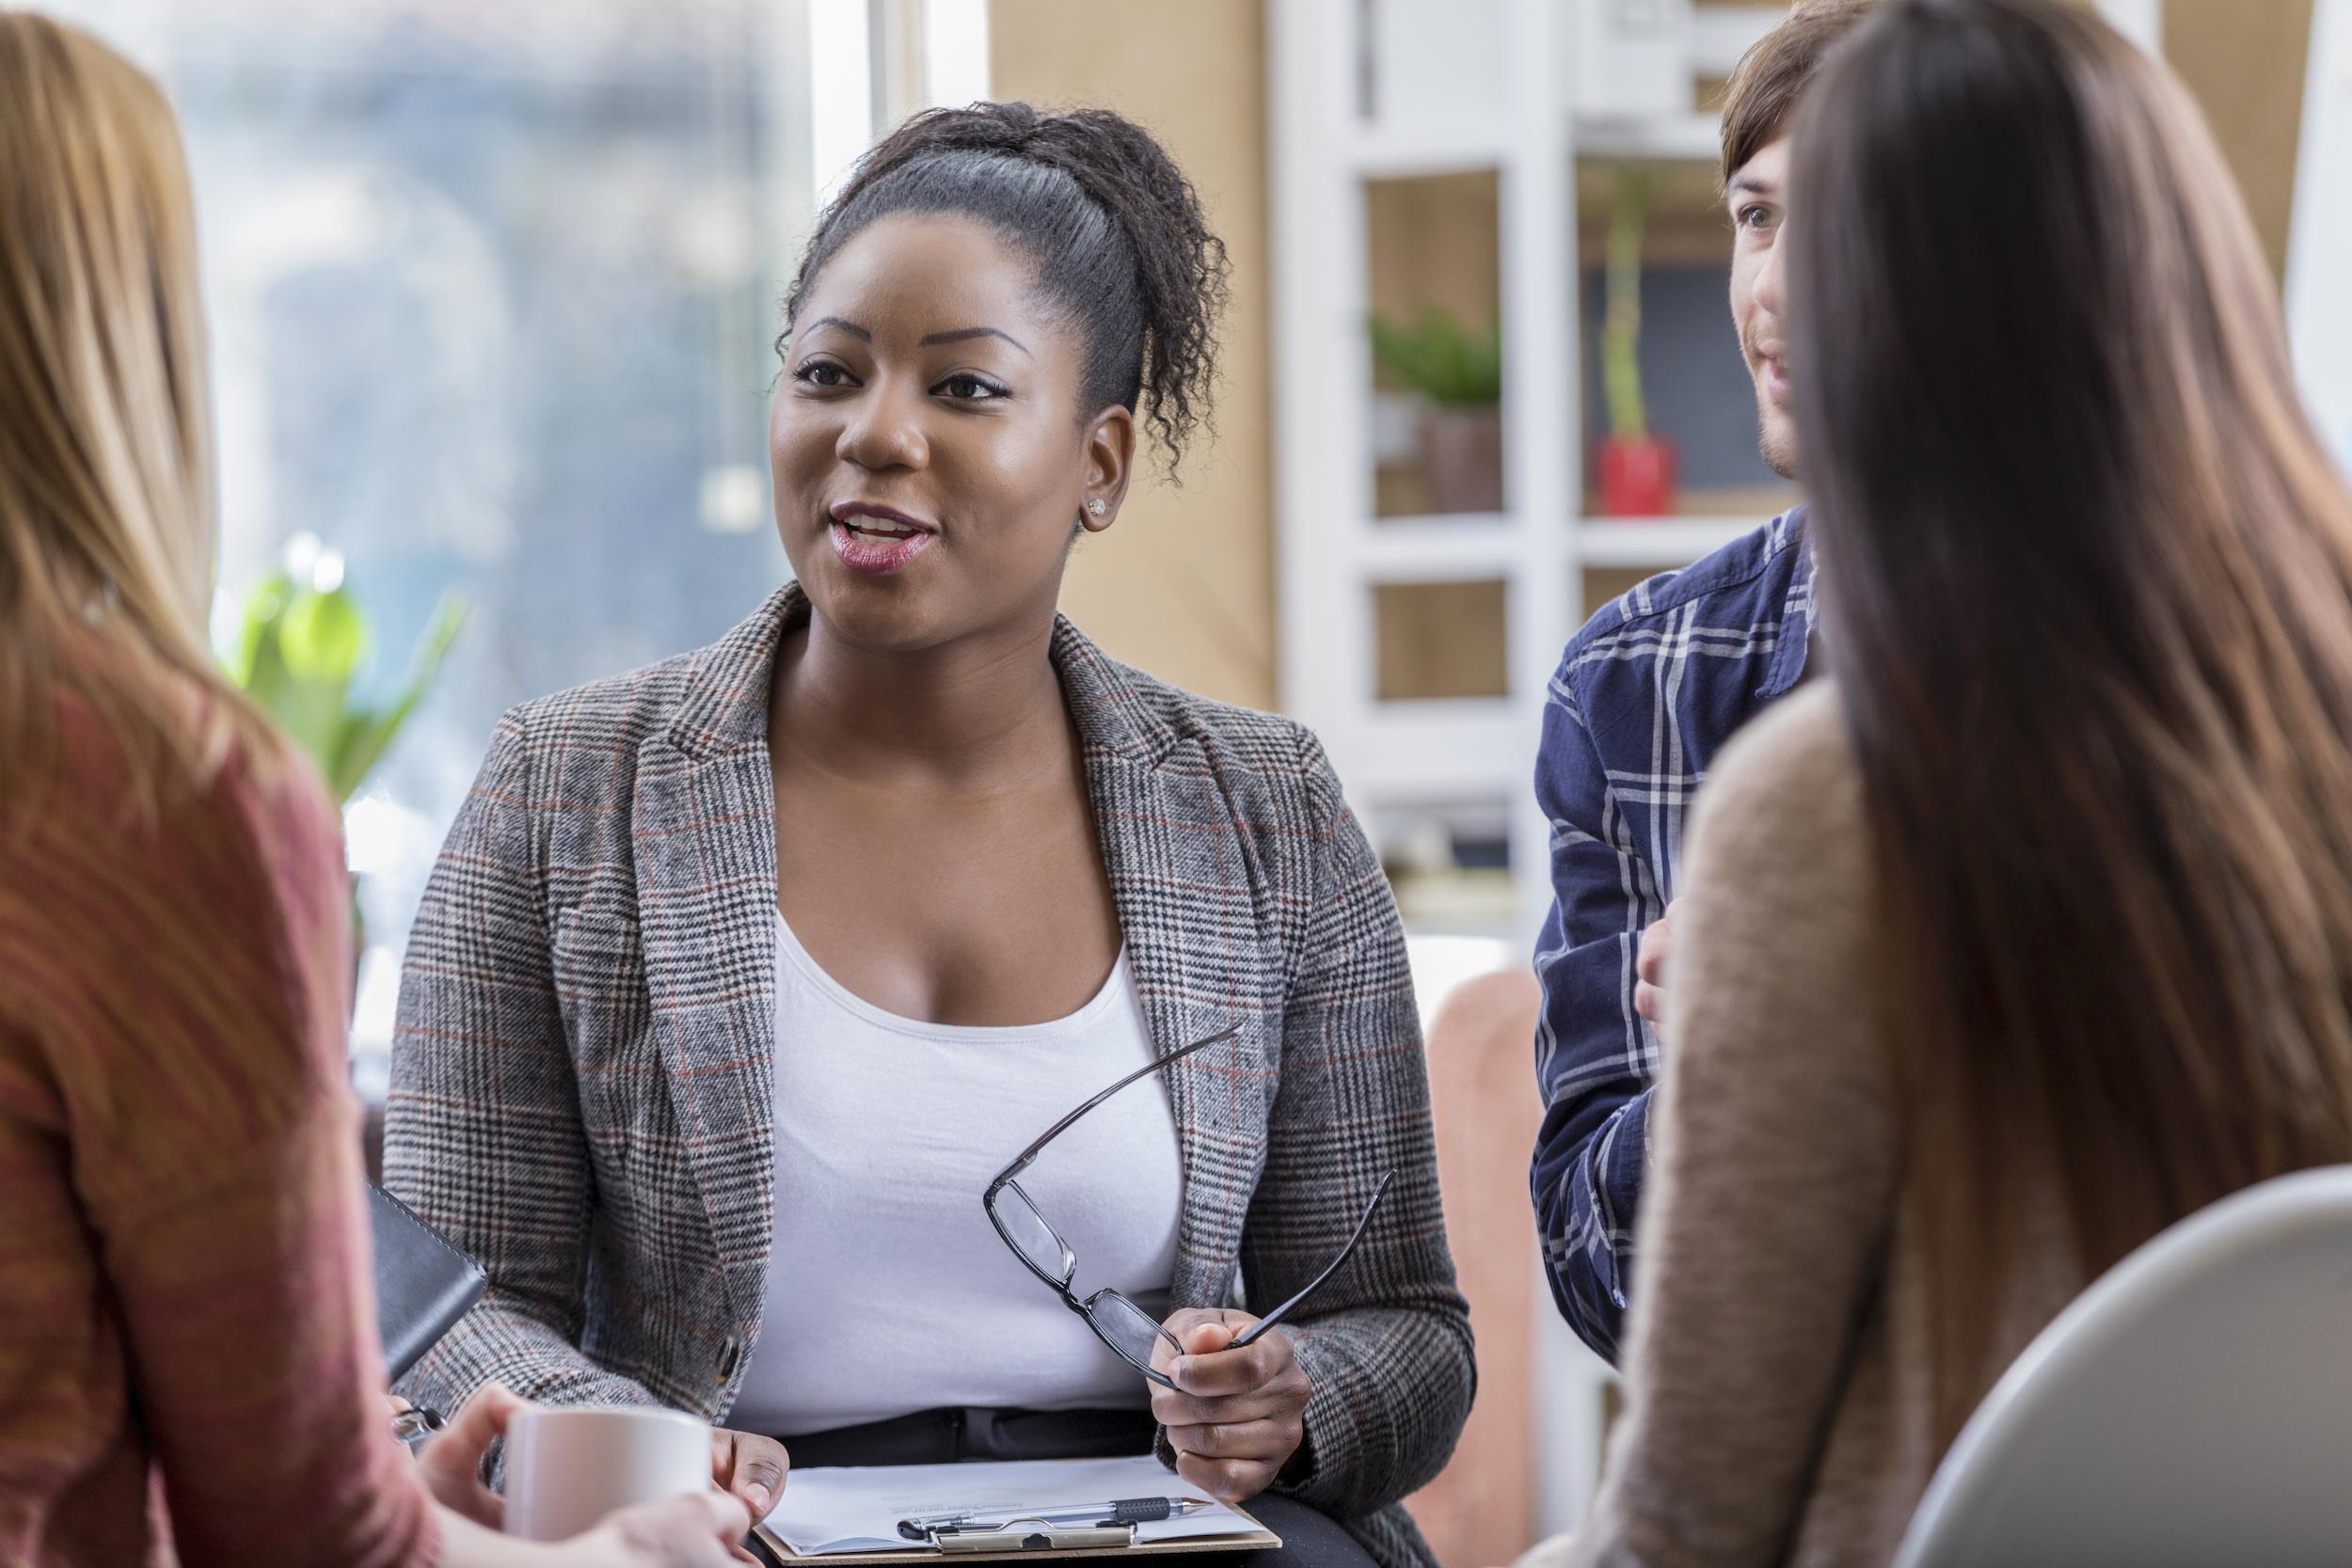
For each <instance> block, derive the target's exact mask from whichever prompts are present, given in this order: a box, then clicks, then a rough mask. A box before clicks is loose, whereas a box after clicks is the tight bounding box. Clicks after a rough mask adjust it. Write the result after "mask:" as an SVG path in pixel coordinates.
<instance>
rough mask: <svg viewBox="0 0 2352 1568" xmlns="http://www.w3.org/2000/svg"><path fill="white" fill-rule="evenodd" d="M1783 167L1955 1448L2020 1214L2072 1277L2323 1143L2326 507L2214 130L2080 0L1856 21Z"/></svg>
mask: <svg viewBox="0 0 2352 1568" xmlns="http://www.w3.org/2000/svg"><path fill="white" fill-rule="evenodd" d="M1790 182H1791V184H1792V186H1794V187H1795V188H1796V189H1798V190H1800V191H1801V192H1802V193H1803V196H1802V200H1803V203H1804V215H1803V217H1802V218H1801V220H1800V221H1798V222H1796V223H1794V224H1792V225H1791V226H1790V227H1789V229H1788V232H1787V235H1786V239H1785V243H1786V244H1788V245H1789V247H1790V248H1789V253H1788V258H1787V266H1788V290H1789V293H1788V303H1789V311H1788V315H1789V321H1790V325H1791V327H1792V340H1791V346H1792V348H1793V350H1794V354H1793V356H1792V357H1793V362H1794V363H1795V365H1796V366H1797V367H1798V371H1797V377H1796V381H1797V410H1796V411H1797V429H1798V435H1799V439H1800V441H1801V442H1802V443H1803V446H1804V464H1805V477H1806V481H1807V483H1808V485H1809V487H1810V488H1811V490H1812V493H1813V498H1814V504H1813V511H1812V514H1811V521H1810V522H1809V523H1808V529H1809V531H1810V536H1811V538H1812V540H1813V543H1814V546H1815V547H1816V548H1817V549H1818V551H1819V552H1820V563H1821V564H1820V581H1821V592H1822V598H1823V604H1824V608H1825V610H1826V617H1825V622H1824V626H1825V632H1824V638H1825V644H1824V645H1825V646H1826V647H1827V648H1828V649H1829V650H1830V651H1831V655H1832V658H1833V661H1834V663H1835V665H1836V676H1837V684H1838V689H1839V702H1840V704H1841V705H1842V706H1843V709H1844V713H1845V719H1846V723H1847V726H1848V728H1849V730H1850V732H1851V736H1852V739H1853V745H1854V750H1855V753H1856V756H1857V758H1858V760H1859V763H1860V767H1861V772H1862V778H1863V781H1864V786H1865V798H1866V801H1867V807H1868V810H1869V814H1870V818H1871V821H1872V827H1873V832H1874V835H1875V836H1874V842H1875V844H1876V845H1877V847H1878V854H1877V864H1878V867H1879V889H1878V894H1877V896H1878V899H1879V902H1880V911H1881V914H1882V916H1883V920H1884V923H1885V924H1884V929H1885V930H1886V932H1887V936H1886V939H1885V940H1886V947H1885V951H1884V953H1883V958H1884V960H1885V961H1886V963H1887V964H1888V965H1889V967H1890V969H1891V971H1892V972H1893V973H1895V974H1900V975H1903V976H1905V977H1906V978H1907V979H1908V980H1910V981H1912V982H1913V983H1914V985H1915V990H1916V993H1917V995H1918V996H1919V998H1920V1005H1919V1006H1916V1007H1915V1008H1912V1009H1910V1010H1909V1011H1908V1012H1907V1013H1906V1015H1905V1016H1904V1017H1903V1018H1901V1019H1898V1020H1892V1021H1890V1023H1891V1026H1892V1027H1893V1028H1894V1029H1895V1030H1897V1031H1899V1037H1890V1039H1889V1046H1890V1049H1891V1050H1892V1051H1894V1052H1895V1053H1896V1054H1895V1057H1894V1067H1895V1069H1896V1070H1897V1071H1898V1072H1899V1074H1900V1075H1901V1081H1902V1082H1903V1083H1904V1084H1905V1086H1906V1105H1907V1109H1908V1114H1909V1116H1910V1118H1911V1127H1912V1132H1911V1134H1910V1145H1911V1147H1910V1148H1909V1150H1908V1153H1907V1159H1906V1164H1905V1176H1904V1180H1905V1196H1904V1205H1905V1211H1906V1212H1907V1213H1908V1214H1910V1215H1912V1216H1914V1217H1915V1219H1916V1221H1917V1224H1918V1227H1919V1234H1920V1237H1921V1241H1922V1245H1923V1250H1924V1254H1925V1259H1926V1266H1927V1270H1928V1273H1929V1275H1930V1276H1931V1291H1932V1299H1933V1300H1934V1301H1935V1302H1936V1321H1935V1323H1934V1325H1933V1334H1934V1338H1933V1339H1932V1341H1931V1345H1932V1349H1933V1352H1934V1356H1935V1403H1936V1420H1937V1424H1938V1429H1939V1431H1940V1432H1941V1433H1942V1434H1943V1436H1944V1437H1945V1438H1946V1439H1947V1440H1948V1439H1949V1437H1950V1436H1951V1435H1952V1434H1953V1433H1955V1432H1956V1431H1957V1430H1958V1428H1959V1426H1960V1423H1961V1421H1962V1419H1963V1418H1964V1417H1965V1416H1966V1414H1967V1412H1968V1410H1969V1408H1970V1407H1971V1406H1972V1405H1973V1404H1974V1403H1975V1402H1976V1400H1977V1399H1978V1398H1979V1396H1980V1395H1981V1394H1982V1393H1983V1391H1984V1390H1985V1388H1986V1387H1987V1386H1989V1385H1990V1383H1991V1380H1992V1377H1993V1376H1994V1374H1995V1373H1997V1371H1998V1370H1999V1366H1998V1355H1997V1348H1996V1347H1997V1340H1996V1335H1997V1332H1998V1331H1997V1329H1996V1328H1995V1326H1994V1325H1995V1324H1996V1323H1998V1322H2000V1321H2001V1314H2002V1310H2003V1303H2004V1300H2005V1295H2004V1292H2005V1291H2008V1290H2009V1289H2010V1283H2011V1281H2012V1280H2013V1279H2014V1278H2015V1274H2014V1266H2015V1260H2016V1259H2017V1258H2018V1256H2019V1247H2020V1237H2021V1230H2022V1228H2023V1227H2024V1226H2025V1224H2026V1220H2025V1216H2026V1215H2027V1214H2029V1213H2032V1212H2035V1211H2036V1210H2041V1211H2042V1212H2045V1213H2052V1214H2054V1215H2055V1217H2056V1218H2057V1220H2058V1223H2060V1224H2061V1225H2063V1226H2066V1227H2071V1235H2072V1237H2073V1239H2074V1243H2075V1246H2076V1248H2077V1250H2078V1254H2079V1258H2078V1261H2079V1262H2080V1264H2081V1266H2082V1268H2083V1270H2084V1271H2085V1275H2084V1276H2085V1277H2090V1276H2091V1275H2096V1274H2098V1273H2099V1272H2101V1271H2102V1270H2104V1269H2105V1268H2106V1266H2107V1265H2109V1264H2111V1263H2113V1262H2114V1261H2115V1260H2116V1259H2119V1258H2121V1257H2122V1255H2123V1254H2124V1253H2125V1252H2127V1251H2129V1250H2130V1249H2131V1248H2132V1247H2133V1246H2135V1245H2137V1243H2140V1242H2142V1241H2144V1240H2146V1239H2147V1238H2148V1237H2150V1236H2152V1235H2153V1234H2154V1233H2155V1232H2156V1231H2157V1230H2159V1229H2161V1228H2162V1227H2164V1226H2165V1225H2167V1224H2169V1223H2170V1222H2171V1221H2172V1220H2174V1219H2177V1218H2178V1217H2180V1216H2181V1215H2183V1214H2185V1213H2187V1212H2191V1211H2193V1210H2195V1209H2198V1208H2200V1207H2202V1206H2203V1205H2205V1204H2207V1203H2209V1202H2211V1201H2213V1200H2214V1199H2216V1198H2217V1197H2219V1196H2224V1195H2226V1194H2228V1193H2231V1192H2233V1191H2235V1190H2236V1189H2238V1188H2241V1187H2244V1186H2246V1185H2248V1184H2249V1183H2251V1182H2254V1181H2257V1180H2263V1179H2265V1178H2267V1177H2271V1176H2275V1175H2279V1174H2280V1173H2282V1172H2286V1171H2291V1170H2295V1169H2297V1168H2300V1167H2304V1166H2308V1165H2312V1164H2328V1163H2333V1162H2338V1161H2343V1160H2345V1159H2347V1158H2352V809H2347V804H2346V803H2347V802H2352V494H2347V492H2346V489H2345V486H2344V482H2343V480H2342V478H2341V476H2340V475H2338V474H2337V472H2336V471H2335V469H2334V467H2333V466H2332V465H2331V463H2330V462H2329V460H2328V455H2327V452H2326V451H2325V448H2324V447H2323V446H2322V444H2321V442H2320V440H2319V439H2318V437H2317V436H2316V435H2315V434H2314V432H2313V430H2312V426H2311V423H2310V421H2309V420H2308V418H2307V417H2306V415H2305V414H2304V412H2303V409H2302V407H2301V404H2299V403H2298V401H2297V399H2296V390H2295V379H2294V375H2293V372H2292V371H2291V369H2290V366H2289V361H2288V356H2287V347H2286V337H2285V333H2284V331H2283V329H2282V327H2281V325H2280V317H2279V309H2278V303H2277V299H2276V295H2275V293H2274V290H2273V288H2272V284H2271V279H2270V273H2269V267H2268V264H2267V263H2266V262H2265V259H2264V256H2263V252H2262V249H2261V246H2260V245H2258V243H2257V242H2256V240H2255V237H2254V230H2253V226H2252V224H2251V223H2250V222H2249V220H2248V218H2247V215H2246V210H2245V205H2244V203H2243V201H2242V200H2241V199H2240V198H2239V195H2238V192H2237V189H2236V187H2235V185H2234V184H2233V182H2232V181H2231V179H2230V175H2229V172H2228V170H2227V168H2226V167H2225V166H2224V165H2223V163H2222V160H2221V155H2220V153H2219V151H2218V150H2217V149H2216V147H2215V145H2214V141H2213V137H2212V135H2211V133H2210V132H2209V131H2208V130H2207V129H2206V127H2205V124H2204V121H2203V119H2202V118H2201V116H2200V115H2199V113H2198V111H2197V109H2196V107H2195V105H2194V104H2193V103H2191V102H2190V100H2189V98H2188V95H2187V93H2186V92H2185V90H2184V89H2183V88H2182V87H2181V85H2180V83H2179V82H2178V80H2176V79H2175V78H2174V77H2173V76H2172V74H2171V73H2170V72H2169V71H2167V70H2166V69H2165V68H2164V66H2162V65H2161V64H2159V63H2157V62H2156V61H2154V60H2153V59H2151V58H2150V57H2149V56H2147V55H2143V54H2142V53H2140V52H2139V51H2138V50H2137V49H2135V48H2133V47H2132V46H2131V45H2130V44H2128V43H2126V42H2125V41H2124V40H2122V38H2120V37H2119V36H2117V35H2116V34H2115V33H2114V32H2113V31H2112V30H2111V29H2109V28H2108V27H2107V26H2106V24H2104V23H2102V22H2100V21H2099V20H2098V19H2097V18H2096V17H2095V16H2093V15H2091V14H2090V12H2089V11H2088V10H2087V9H2082V8H2075V7H2074V6H2070V5H2064V4H2058V3H2057V0H1886V3H1885V5H1884V8H1883V13H1882V14H1881V15H1879V16H1877V17H1875V18H1873V19H1872V20H1871V21H1869V22H1868V23H1867V24H1865V25H1864V26H1863V27H1862V28H1861V29H1860V30H1859V31H1858V32H1857V33H1856V34H1855V35H1854V36H1853V38H1852V39H1851V40H1850V41H1849V42H1847V43H1846V44H1845V45H1843V46H1842V47H1841V48H1840V49H1839V50H1838V51H1837V52H1836V55H1834V56H1833V57H1832V59H1831V61H1830V62H1829V64H1828V66H1827V68H1826V69H1825V70H1824V71H1823V73H1822V76H1821V79H1820V82H1819V83H1818V84H1816V86H1815V87H1814V88H1813V89H1812V91H1811V93H1810V94H1809V95H1808V101H1807V103H1806V104H1805V106H1804V110H1803V111H1802V112H1801V113H1800V114H1799V116H1798V120H1797V136H1796V148H1795V160H1794V163H1793V166H1792V168H1791V173H1790Z"/></svg>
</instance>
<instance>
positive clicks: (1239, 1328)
mask: <svg viewBox="0 0 2352 1568" xmlns="http://www.w3.org/2000/svg"><path fill="white" fill-rule="evenodd" d="M1257 1321H1258V1320H1257V1319H1255V1318H1253V1317H1251V1316H1250V1315H1249V1314H1248V1313H1247V1312H1237V1311H1233V1310H1232V1309H1230V1308H1219V1307H1185V1308H1184V1310H1182V1311H1180V1312H1176V1313H1174V1314H1172V1315H1171V1316H1170V1317H1169V1318H1168V1322H1167V1323H1165V1324H1164V1325H1163V1326H1164V1327H1166V1329H1167V1330H1168V1333H1169V1334H1170V1335H1172V1336H1174V1337H1175V1339H1176V1342H1177V1343H1179V1344H1181V1345H1183V1346H1184V1354H1177V1353H1176V1352H1175V1351H1174V1350H1172V1349H1170V1348H1169V1346H1168V1341H1166V1340H1162V1341H1161V1342H1160V1346H1159V1351H1158V1354H1155V1355H1154V1356H1153V1358H1152V1360H1153V1364H1154V1366H1155V1368H1156V1370H1160V1371H1162V1372H1164V1373H1166V1374H1167V1375H1168V1379H1169V1380H1170V1381H1171V1382H1173V1383H1174V1384H1175V1386H1174V1387H1172V1388H1168V1387H1163V1386H1160V1385H1159V1384H1158V1383H1153V1384H1152V1418H1154V1419H1156V1420H1157V1421H1158V1422H1159V1423H1160V1425H1162V1426H1163V1427H1166V1428H1167V1429H1168V1444H1169V1446H1170V1447H1172V1448H1173V1449H1175V1450H1176V1473H1177V1474H1178V1475H1180V1476H1182V1477H1183V1478H1184V1480H1186V1481H1190V1482H1191V1483H1192V1484H1193V1485H1195V1486H1198V1487H1200V1489H1201V1490H1202V1491H1204V1492H1206V1493H1208V1494H1209V1495H1210V1496H1211V1497H1218V1498H1222V1499H1223V1500H1224V1501H1226V1502H1242V1501H1246V1500H1247V1499H1248V1498H1250V1497H1256V1496H1257V1495H1258V1494H1259V1493H1261V1492H1263V1491H1264V1490H1265V1489H1266V1488H1267V1487H1269V1486H1271V1485H1273V1484H1274V1483H1275V1481H1278V1480H1279V1479H1280V1478H1281V1475H1282V1471H1283V1468H1284V1466H1286V1465H1289V1464H1290V1463H1291V1461H1292V1459H1293V1458H1294V1457H1295V1455H1296V1454H1297V1453H1298V1452H1299V1449H1300V1447H1301V1446H1302V1445H1303V1444H1304V1443H1305V1441H1306V1436H1307V1428H1306V1416H1307V1394H1308V1386H1307V1372H1306V1370H1305V1369H1304V1368H1302V1367H1300V1366H1299V1364H1298V1357H1297V1356H1296V1355H1295V1354H1293V1352H1292V1349H1291V1340H1290V1336H1289V1335H1287V1334H1285V1333H1283V1332H1282V1331H1281V1330H1280V1329H1279V1328H1269V1329H1267V1330H1265V1331H1264V1332H1263V1333H1262V1334H1260V1335H1259V1336H1258V1337H1257V1338H1253V1339H1251V1340H1250V1341H1249V1342H1248V1344H1246V1345H1240V1346H1235V1345H1234V1344H1233V1342H1232V1341H1233V1340H1234V1338H1236V1337H1237V1336H1239V1335H1240V1334H1241V1333H1242V1332H1243V1331H1244V1330H1246V1329H1248V1327H1249V1326H1250V1325H1251V1324H1253V1323H1256V1322H1257Z"/></svg>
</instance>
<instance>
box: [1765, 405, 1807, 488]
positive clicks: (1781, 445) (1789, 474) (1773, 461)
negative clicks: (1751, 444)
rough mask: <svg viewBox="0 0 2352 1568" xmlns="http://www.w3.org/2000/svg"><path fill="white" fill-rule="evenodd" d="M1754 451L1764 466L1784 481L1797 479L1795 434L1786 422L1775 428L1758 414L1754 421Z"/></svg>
mask: <svg viewBox="0 0 2352 1568" xmlns="http://www.w3.org/2000/svg"><path fill="white" fill-rule="evenodd" d="M1756 451H1757V452H1758V453H1760V454H1761V455H1762V457H1763V459H1764V466H1765V467H1768V468H1770V469H1772V472H1774V473H1776V474H1778V475H1779V476H1780V477H1781V478H1783V479H1786V480H1794V479H1795V478H1796V477H1797V433H1796V431H1794V430H1793V429H1791V428H1789V426H1788V422H1787V421H1783V422H1782V423H1781V424H1779V425H1777V426H1775V425H1774V424H1773V422H1772V420H1770V419H1768V418H1766V417H1765V416H1764V415H1762V414H1761V413H1759V414H1758V415H1757V416H1756Z"/></svg>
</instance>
